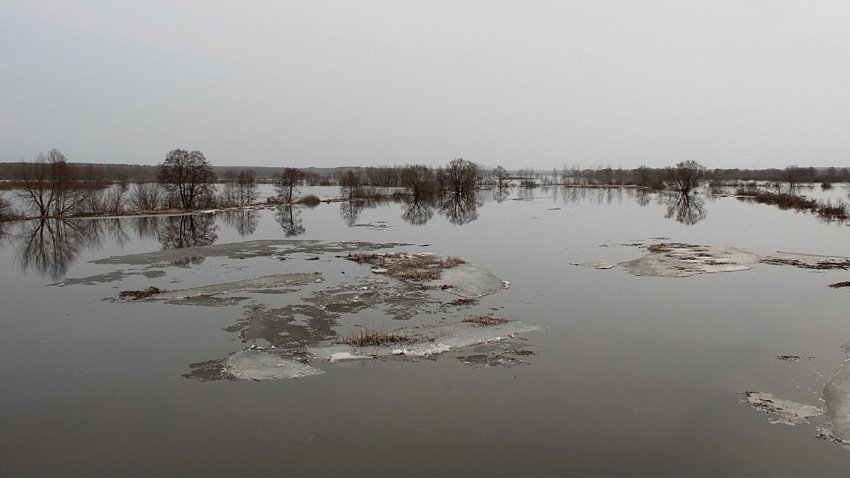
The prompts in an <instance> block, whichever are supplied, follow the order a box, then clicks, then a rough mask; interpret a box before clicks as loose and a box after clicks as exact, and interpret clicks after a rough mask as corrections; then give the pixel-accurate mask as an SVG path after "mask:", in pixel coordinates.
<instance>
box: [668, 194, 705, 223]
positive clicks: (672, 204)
mask: <svg viewBox="0 0 850 478" xmlns="http://www.w3.org/2000/svg"><path fill="white" fill-rule="evenodd" d="M707 215H708V211H707V210H706V208H705V200H704V199H702V198H701V197H699V196H698V195H696V194H695V193H693V192H690V193H683V192H680V193H675V194H671V195H670V196H669V197H668V198H667V214H665V215H664V217H666V218H668V219H669V218H671V217H675V219H676V221H677V222H681V223H682V224H687V225H688V226H692V225H694V224H696V223H698V222H700V221H702V220H703V219H705V217H706V216H707Z"/></svg>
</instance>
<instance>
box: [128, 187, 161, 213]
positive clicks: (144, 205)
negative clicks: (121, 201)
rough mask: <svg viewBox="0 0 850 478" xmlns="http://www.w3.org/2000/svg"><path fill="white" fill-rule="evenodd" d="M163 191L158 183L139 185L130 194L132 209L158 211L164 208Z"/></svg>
mask: <svg viewBox="0 0 850 478" xmlns="http://www.w3.org/2000/svg"><path fill="white" fill-rule="evenodd" d="M162 196H163V190H162V187H160V185H159V184H157V183H139V184H136V187H135V188H134V189H133V192H132V193H130V207H132V208H133V209H135V210H136V211H140V212H144V211H156V210H159V209H160V208H161V207H162V200H163V198H162Z"/></svg>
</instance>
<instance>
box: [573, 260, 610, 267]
mask: <svg viewBox="0 0 850 478" xmlns="http://www.w3.org/2000/svg"><path fill="white" fill-rule="evenodd" d="M573 265H576V266H581V267H590V268H592V269H613V268H614V267H615V266H616V264H612V263H610V262H608V261H590V262H580V263H578V264H573Z"/></svg>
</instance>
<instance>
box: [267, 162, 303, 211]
mask: <svg viewBox="0 0 850 478" xmlns="http://www.w3.org/2000/svg"><path fill="white" fill-rule="evenodd" d="M303 182H304V171H301V170H300V169H298V168H284V169H283V171H281V172H279V173H277V174H275V175H274V187H275V191H277V197H278V200H279V201H281V202H284V203H286V204H292V203H293V202H294V199H295V195H296V194H298V186H300V185H301V184H302V183H303Z"/></svg>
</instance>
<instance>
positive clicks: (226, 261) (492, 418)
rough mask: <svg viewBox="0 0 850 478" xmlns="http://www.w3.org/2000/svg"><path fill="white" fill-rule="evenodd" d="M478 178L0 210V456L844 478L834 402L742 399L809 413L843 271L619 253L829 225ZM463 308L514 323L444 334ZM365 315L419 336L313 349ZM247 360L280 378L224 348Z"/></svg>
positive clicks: (127, 463)
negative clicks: (427, 195) (231, 207)
mask: <svg viewBox="0 0 850 478" xmlns="http://www.w3.org/2000/svg"><path fill="white" fill-rule="evenodd" d="M311 192H312V193H317V194H318V195H320V196H321V197H332V196H335V195H336V191H335V190H333V189H321V188H317V189H307V188H305V191H304V193H305V194H306V193H311ZM811 194H816V195H821V194H822V193H821V192H820V191H818V190H812V192H811ZM828 194H829V195H831V196H834V197H846V195H847V190H846V189H845V188H843V187H837V188H836V189H835V190H833V191H831V192H829V193H828ZM496 196H497V197H494V193H493V192H492V191H484V192H481V193H480V194H479V196H478V198H477V200H476V201H473V202H472V203H469V204H454V205H447V206H444V207H443V208H442V209H441V208H440V207H439V206H437V207H435V208H433V209H430V208H428V207H425V208H419V209H416V208H414V207H412V206H413V205H410V204H404V203H392V202H390V203H384V204H380V205H375V207H362V208H361V207H352V206H351V205H348V204H346V203H323V204H320V205H319V206H317V207H315V208H312V209H311V208H301V207H299V208H296V209H293V210H286V209H262V210H258V211H254V212H251V213H241V214H240V213H218V214H202V215H195V216H176V217H169V218H165V217H159V218H121V219H97V220H94V219H87V220H76V221H70V222H68V223H65V224H62V223H56V222H51V223H46V224H40V223H37V222H28V223H22V224H7V225H5V226H4V228H3V236H2V239H0V244H2V246H0V359H2V364H3V366H2V367H0V383H2V387H3V388H2V393H0V474H2V475H87V476H95V475H109V476H116V475H210V476H212V475H230V476H233V475H240V476H248V475H334V476H345V475H371V476H380V475H390V476H401V475H474V476H481V475H488V476H500V475H510V476H518V475H522V476H532V475H653V476H658V475H678V476H681V475H735V476H738V475H797V476H804V475H810V476H824V475H846V474H847V470H848V469H850V451H848V450H847V449H845V448H844V446H842V445H841V444H840V443H839V442H838V441H835V440H834V437H833V440H830V439H829V438H830V436H829V426H830V423H829V422H830V418H831V419H832V420H833V421H835V420H836V419H837V417H835V416H832V417H826V416H821V417H811V418H807V419H803V420H798V421H799V422H800V423H797V424H796V425H794V426H791V425H787V424H783V423H774V422H782V421H783V420H781V419H777V416H776V415H775V414H772V413H766V412H765V411H764V410H763V409H756V408H754V407H752V406H750V404H748V403H746V401H745V395H744V394H745V392H750V391H757V392H763V393H769V394H772V395H773V396H775V397H777V398H781V399H784V400H790V401H793V402H796V403H799V404H807V405H811V406H812V407H815V408H818V409H825V407H826V403H825V401H824V387H825V386H827V384H828V382H829V381H830V380H831V379H830V377H831V376H832V375H833V374H834V373H836V371H837V370H839V369H840V367H841V365H842V364H843V362H844V360H845V358H846V355H845V352H844V351H843V350H842V345H844V344H845V343H847V342H850V316H849V315H848V310H850V307H848V305H850V290H847V289H834V288H830V287H828V285H829V284H832V283H836V282H839V281H846V280H850V271H848V270H845V269H841V268H838V269H829V270H820V269H811V268H801V267H795V266H793V265H781V264H773V263H764V262H758V261H755V262H754V263H751V264H749V265H748V266H747V270H740V271H738V272H723V273H704V274H695V275H692V276H689V277H657V276H652V275H634V274H632V273H630V271H629V270H627V269H626V268H624V267H621V266H619V265H618V264H619V263H621V262H625V261H631V260H634V259H638V258H640V257H642V256H644V255H645V254H647V252H648V247H649V246H651V245H653V244H659V243H685V244H692V245H705V246H730V247H734V248H739V249H742V250H745V251H748V252H751V253H753V254H755V255H758V256H759V257H766V256H769V255H771V254H775V253H777V252H778V251H786V252H787V251H790V252H795V253H806V254H821V255H829V256H840V257H850V228H848V227H847V226H846V225H843V224H837V223H825V222H822V221H820V220H819V219H818V218H816V217H814V216H812V215H810V214H804V213H795V212H792V211H784V210H780V209H778V208H774V207H772V206H767V205H755V204H751V203H747V202H743V201H741V200H738V199H736V198H734V197H706V196H705V194H704V193H703V194H702V196H701V198H700V199H701V201H702V203H701V204H700V206H701V210H700V211H685V212H684V213H683V212H682V211H679V210H676V209H670V207H669V206H668V201H667V200H665V199H664V198H658V197H657V196H655V195H649V196H643V195H640V194H638V193H636V192H635V191H634V190H629V189H569V190H564V189H540V188H538V189H536V190H534V191H518V190H516V189H514V190H512V191H511V192H510V193H509V194H507V195H506V196H504V197H499V196H498V195H496ZM496 199H499V200H498V201H497V200H496ZM356 252H365V253H370V254H385V253H398V252H403V253H409V254H418V253H421V252H432V253H434V254H436V255H438V256H441V257H457V258H461V259H462V260H464V261H465V262H466V263H467V264H468V265H470V266H474V268H475V270H477V271H484V272H488V273H490V274H491V276H487V277H488V278H489V279H493V277H496V278H498V281H497V282H494V281H493V280H490V282H489V283H490V284H491V285H492V284H493V283H495V284H497V285H500V286H501V287H495V288H494V287H491V288H489V289H486V288H485V290H482V289H480V288H479V289H476V287H478V286H480V285H481V284H480V283H477V282H475V280H473V281H472V283H471V284H467V286H468V288H470V290H472V292H471V293H470V294H466V295H467V296H469V297H471V298H472V299H474V300H470V301H457V299H458V298H463V297H464V295H463V294H458V293H454V292H457V291H453V290H452V288H451V287H447V288H445V289H442V288H440V287H438V286H436V287H430V288H427V289H426V288H423V287H420V286H419V285H418V284H416V283H411V282H405V281H401V280H399V279H396V278H394V277H391V276H390V275H387V274H385V273H380V270H379V271H378V273H375V272H373V269H380V268H378V267H375V266H374V265H369V264H358V263H356V262H353V261H350V260H347V259H346V256H347V255H348V254H350V253H356ZM588 262H592V263H594V264H595V265H597V266H599V265H600V264H603V265H604V264H610V265H611V266H612V267H611V268H605V269H600V268H595V267H585V266H578V265H576V264H580V263H588ZM605 267H607V266H605ZM444 272H446V271H444ZM466 279H468V277H467V278H466ZM473 279H474V278H473ZM456 280H457V282H458V284H460V283H461V282H462V280H461V279H456ZM502 281H506V282H502ZM458 284H456V286H457V288H458V290H460V285H458ZM446 285H447V286H451V285H452V284H448V282H446ZM148 287H156V288H158V289H159V290H160V291H163V292H161V293H160V294H159V295H155V296H153V297H150V298H144V299H140V300H131V299H126V298H125V299H122V298H120V293H121V291H125V290H144V289H146V288H148ZM482 314H484V315H486V314H493V315H495V316H498V317H502V318H506V319H508V320H510V321H511V322H509V324H515V325H516V324H521V325H522V326H521V327H520V328H519V329H510V328H507V329H499V328H493V329H486V328H481V329H480V330H486V333H491V332H490V331H495V332H493V333H492V334H491V336H488V337H485V339H483V340H481V341H479V342H476V343H475V344H471V343H470V344H466V345H464V344H463V343H462V342H463V340H461V339H464V337H467V335H468V334H467V335H464V334H465V333H466V332H469V331H470V330H473V329H469V330H467V329H463V331H461V332H457V330H456V328H457V327H458V324H461V325H463V324H466V325H469V324H468V323H464V322H462V320H463V319H464V318H465V317H469V316H476V315H482ZM453 327H454V328H453ZM497 327H498V326H497ZM364 328H367V329H371V330H379V331H387V332H392V331H396V330H404V331H408V332H409V331H411V330H426V331H432V332H433V334H434V335H433V336H432V337H431V341H430V342H429V343H430V344H431V345H433V346H434V348H433V349H429V351H428V353H425V352H423V350H424V349H421V348H420V349H418V352H417V353H410V350H408V353H406V354H400V353H395V354H393V352H398V350H387V351H384V352H382V355H381V356H379V357H377V358H360V359H357V360H341V361H338V362H337V361H334V363H332V361H330V360H328V356H329V355H330V353H326V352H327V351H328V350H331V351H334V350H336V349H334V347H338V346H339V345H340V344H339V342H340V341H341V340H342V339H344V338H345V337H349V336H351V335H352V334H357V333H358V331H360V330H363V329H364ZM438 330H439V331H441V332H439V333H437V332H436V331H438ZM449 330H451V331H454V332H450V333H448V332H446V331H449ZM480 330H479V329H474V332H476V333H478V332H480ZM500 330H501V331H502V332H499V331H500ZM464 331H465V332H464ZM455 332H457V335H451V334H454V333H455ZM515 332H516V333H515ZM440 334H442V335H440ZM447 334H448V335H447ZM449 335H451V337H449ZM435 337H436V338H435ZM458 337H460V339H458ZM497 337H498V340H496V338H497ZM450 340H455V341H454V342H450ZM464 340H465V339H464ZM441 344H442V345H445V344H449V345H451V346H449V345H446V346H445V347H442V346H441ZM419 345H422V344H419ZM406 347H410V348H411V350H413V348H415V347H414V346H412V345H411V346H404V345H401V346H398V348H399V349H401V350H402V353H403V352H404V351H405V349H406ZM391 349H392V347H391ZM323 351H324V352H323ZM349 352H353V353H354V354H358V353H365V354H366V355H369V354H368V353H366V352H363V350H350V351H349ZM347 353H348V352H347ZM240 354H241V355H240ZM248 354H254V355H248ZM323 354H324V355H323ZM375 354H376V355H378V354H377V353H375ZM260 355H261V356H262V357H263V358H264V359H263V360H265V359H268V360H271V361H272V366H273V367H272V368H273V371H274V370H277V371H279V372H281V373H279V374H277V375H275V374H274V373H273V374H272V375H275V377H267V376H265V375H263V373H264V372H267V371H268V370H267V368H268V367H267V368H266V369H263V367H262V366H263V365H269V363H268V360H266V361H265V362H263V360H260V362H262V363H261V364H260V366H258V367H257V368H253V369H251V370H249V371H247V372H246V371H245V369H244V366H245V364H244V363H241V362H239V363H237V362H238V361H236V360H234V359H233V357H237V358H246V357H248V358H252V359H256V358H257V357H258V356H260ZM783 355H787V356H797V357H799V360H783V359H780V358H777V357H778V356H783ZM277 359H282V360H284V359H285V363H286V364H291V363H295V364H300V365H296V366H295V367H296V371H299V370H300V371H303V370H310V371H311V373H305V374H300V373H292V369H288V368H286V367H283V368H274V367H276V366H278V365H279V363H278V362H274V360H277ZM254 365H256V364H254ZM301 365H303V366H304V367H305V368H304V369H301V368H298V367H300V366H301ZM239 366H242V367H243V369H239ZM240 370H241V372H240ZM313 371H315V373H313ZM240 373H242V375H240ZM252 374H258V375H252ZM289 375H293V376H294V375H305V376H300V377H298V378H285V377H287V376H289ZM251 378H253V379H251ZM779 418H781V417H779ZM824 430H827V431H826V432H824ZM819 434H820V435H821V436H820V437H818V435H819ZM839 441H840V440H839Z"/></svg>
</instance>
